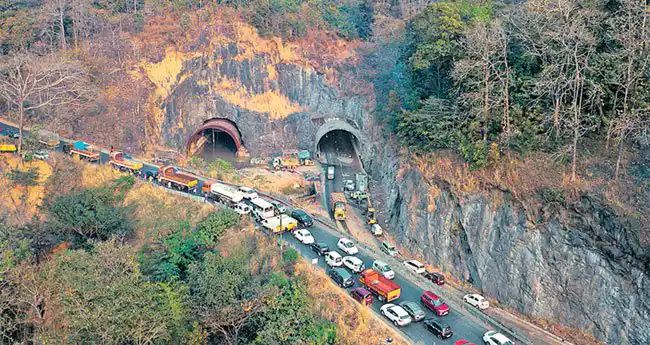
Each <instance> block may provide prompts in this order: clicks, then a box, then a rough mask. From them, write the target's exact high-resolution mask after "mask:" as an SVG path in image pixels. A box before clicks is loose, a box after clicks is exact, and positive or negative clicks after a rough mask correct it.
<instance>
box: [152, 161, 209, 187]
mask: <svg viewBox="0 0 650 345" xmlns="http://www.w3.org/2000/svg"><path fill="white" fill-rule="evenodd" d="M158 182H159V183H160V184H161V185H163V186H167V188H170V189H178V190H183V191H190V192H194V191H195V188H196V185H197V184H198V183H199V180H198V179H197V178H196V176H194V175H192V174H190V173H186V172H184V171H182V170H180V169H179V168H177V167H175V166H172V165H168V166H166V167H163V168H161V169H160V170H159V171H158Z"/></svg>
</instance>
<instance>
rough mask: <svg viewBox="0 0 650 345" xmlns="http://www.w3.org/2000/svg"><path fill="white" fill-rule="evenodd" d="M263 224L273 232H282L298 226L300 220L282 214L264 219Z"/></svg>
mask: <svg viewBox="0 0 650 345" xmlns="http://www.w3.org/2000/svg"><path fill="white" fill-rule="evenodd" d="M262 226H263V227H264V228H266V229H268V230H270V231H271V232H273V233H280V232H283V231H291V230H293V229H295V228H296V227H297V226H298V221H297V220H295V219H293V218H291V217H289V216H287V215H286V214H281V215H278V216H275V217H271V218H266V219H263V220H262Z"/></svg>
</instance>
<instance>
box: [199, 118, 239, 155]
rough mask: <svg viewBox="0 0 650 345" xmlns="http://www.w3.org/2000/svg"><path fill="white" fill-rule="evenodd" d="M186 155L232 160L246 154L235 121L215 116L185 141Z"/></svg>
mask: <svg viewBox="0 0 650 345" xmlns="http://www.w3.org/2000/svg"><path fill="white" fill-rule="evenodd" d="M187 155H188V157H192V156H200V157H202V158H203V159H204V160H206V161H211V160H215V159H217V158H221V159H226V160H234V159H235V158H236V157H241V156H247V155H248V153H247V151H246V149H245V148H244V145H243V141H242V139H241V133H240V132H239V129H238V128H237V125H236V124H235V122H233V121H231V120H228V119H223V118H215V119H210V120H207V121H205V122H204V123H203V125H202V126H201V127H200V128H198V129H197V130H196V131H195V132H194V133H193V134H192V135H191V136H190V138H189V139H188V141H187Z"/></svg>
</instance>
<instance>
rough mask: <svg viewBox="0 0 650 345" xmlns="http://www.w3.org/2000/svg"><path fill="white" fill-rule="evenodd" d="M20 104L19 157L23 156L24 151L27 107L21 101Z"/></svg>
mask: <svg viewBox="0 0 650 345" xmlns="http://www.w3.org/2000/svg"><path fill="white" fill-rule="evenodd" d="M19 102H20V103H19V104H18V118H19V121H18V156H19V157H22V156H21V154H20V153H21V152H22V149H23V127H24V124H25V106H24V105H23V102H24V101H23V100H22V99H21V100H20V101H19Z"/></svg>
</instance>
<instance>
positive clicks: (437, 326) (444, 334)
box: [424, 319, 454, 339]
mask: <svg viewBox="0 0 650 345" xmlns="http://www.w3.org/2000/svg"><path fill="white" fill-rule="evenodd" d="M424 328H426V329H427V330H428V331H429V332H431V333H433V334H435V335H436V337H438V338H441V339H447V338H451V336H452V335H454V332H452V330H451V327H449V325H445V324H443V323H441V322H438V321H436V320H435V319H426V320H424Z"/></svg>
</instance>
